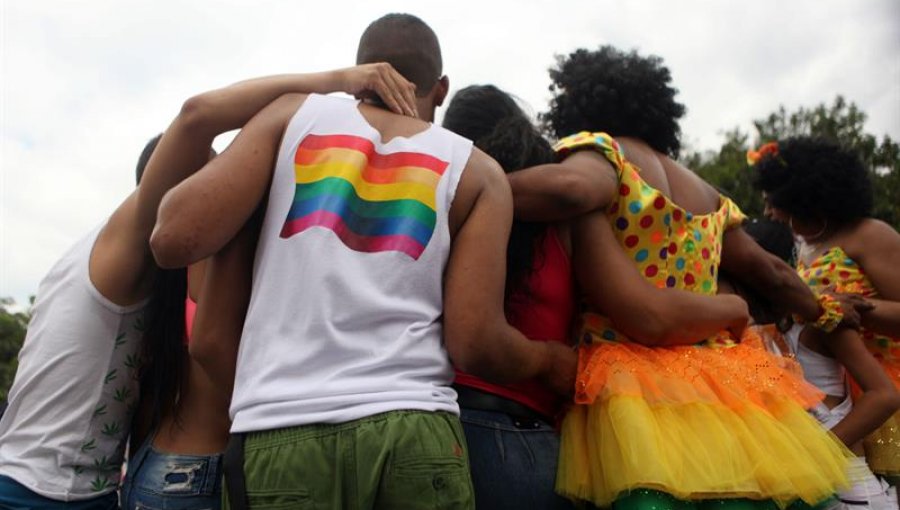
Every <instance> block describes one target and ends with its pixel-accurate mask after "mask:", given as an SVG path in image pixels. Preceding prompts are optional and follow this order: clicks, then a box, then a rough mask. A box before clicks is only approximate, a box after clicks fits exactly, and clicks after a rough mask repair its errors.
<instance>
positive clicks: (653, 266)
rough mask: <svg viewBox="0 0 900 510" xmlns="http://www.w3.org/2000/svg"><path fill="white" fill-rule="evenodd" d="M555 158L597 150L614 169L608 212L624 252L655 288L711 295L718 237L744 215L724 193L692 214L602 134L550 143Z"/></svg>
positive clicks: (719, 248) (584, 134)
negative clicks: (714, 204)
mask: <svg viewBox="0 0 900 510" xmlns="http://www.w3.org/2000/svg"><path fill="white" fill-rule="evenodd" d="M553 148H554V150H555V151H556V153H557V155H558V156H559V157H560V158H563V157H565V156H567V155H568V154H570V153H572V152H574V151H577V150H585V149H587V150H596V151H598V152H599V153H600V154H602V155H603V156H605V157H606V158H607V159H608V160H609V161H610V162H611V163H612V164H613V166H614V167H615V169H616V172H617V174H618V178H619V193H618V195H617V196H616V198H615V199H614V200H613V202H612V204H610V206H609V208H608V209H607V211H606V212H607V216H608V217H609V219H610V221H611V222H612V224H613V230H614V231H615V233H616V237H617V238H618V239H619V243H620V244H621V245H622V247H623V249H624V250H625V252H626V253H627V254H628V256H629V257H631V259H632V260H634V262H635V264H637V266H638V268H639V269H640V271H641V274H643V275H644V277H645V278H646V279H647V280H649V281H650V282H652V283H654V284H655V285H656V286H657V287H659V288H663V287H672V288H679V289H685V290H689V291H692V292H697V293H702V294H715V293H716V290H717V288H718V286H717V284H716V277H717V276H718V270H719V260H720V258H721V253H722V235H723V234H724V232H725V231H726V230H728V229H730V228H732V227H735V226H738V225H740V224H741V223H742V222H743V221H744V220H745V219H746V217H745V216H744V214H743V213H742V212H741V210H740V209H739V208H738V206H737V205H735V203H734V202H732V201H731V200H730V199H728V198H726V197H720V205H719V208H718V209H717V210H716V211H713V212H711V213H708V214H691V213H690V212H688V211H685V210H684V209H682V208H681V207H679V206H678V205H676V204H675V203H674V202H672V201H671V200H670V199H669V198H668V197H666V196H665V195H663V194H662V192H660V191H659V190H657V189H656V188H653V187H651V186H650V185H649V184H647V183H646V182H644V180H643V179H642V178H641V176H640V173H639V170H638V168H637V167H635V166H634V165H632V164H631V163H630V162H629V161H628V160H627V159H625V154H624V153H623V152H622V149H621V148H620V147H619V144H618V143H617V142H616V141H615V140H614V139H613V138H612V137H611V136H609V135H608V134H606V133H589V132H587V131H583V132H581V133H578V134H576V135H572V136H569V137H566V138H563V139H562V140H560V141H559V142H557V143H556V145H555V146H554V147H553Z"/></svg>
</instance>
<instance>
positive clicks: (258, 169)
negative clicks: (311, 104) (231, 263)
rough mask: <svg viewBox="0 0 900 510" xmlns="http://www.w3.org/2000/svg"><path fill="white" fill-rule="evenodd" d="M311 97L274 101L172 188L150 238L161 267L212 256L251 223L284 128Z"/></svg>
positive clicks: (266, 187)
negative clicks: (217, 154)
mask: <svg viewBox="0 0 900 510" xmlns="http://www.w3.org/2000/svg"><path fill="white" fill-rule="evenodd" d="M305 100H306V95H303V94H287V95H283V96H281V97H280V98H279V99H276V100H275V101H273V102H272V103H270V104H269V105H268V106H267V107H265V108H264V109H263V110H262V111H261V112H259V114H257V115H256V116H255V117H253V119H251V120H250V122H248V123H247V125H246V126H245V127H244V128H243V129H242V130H241V132H240V133H238V136H237V137H236V138H235V139H234V141H233V142H232V143H231V145H229V146H228V148H227V149H225V151H224V152H222V154H221V155H219V156H218V157H216V158H214V159H213V160H211V161H210V162H209V163H207V164H206V165H205V166H204V167H203V168H202V169H201V170H200V171H198V172H197V173H196V174H194V175H193V176H191V177H190V178H189V179H186V180H185V181H184V182H182V183H181V184H179V185H178V186H176V187H175V188H173V189H172V190H171V191H169V193H168V194H167V195H166V196H165V198H164V199H163V201H162V203H161V204H160V208H159V217H158V218H157V223H156V228H155V229H154V230H153V234H152V236H151V237H150V247H151V249H152V250H153V255H154V257H155V258H156V261H157V262H158V263H159V265H160V266H161V267H181V266H185V265H188V264H191V263H194V262H196V261H198V260H201V259H204V258H206V257H209V256H211V255H212V254H214V253H216V252H218V251H219V250H220V249H222V247H224V246H225V244H226V243H228V241H230V240H231V239H232V238H233V237H234V236H235V235H236V234H237V232H238V231H239V230H240V229H241V227H242V226H243V225H244V224H246V223H247V221H248V220H249V219H250V216H251V215H252V214H253V211H254V210H256V207H257V206H258V205H259V203H260V202H261V201H262V199H263V197H264V196H265V193H266V191H267V190H268V185H269V181H270V179H271V176H272V172H273V168H274V165H275V158H276V157H277V155H278V146H279V143H280V141H281V135H282V133H283V131H284V127H285V125H286V124H287V122H288V120H289V119H290V118H291V116H292V115H293V114H294V112H295V111H296V110H297V108H299V107H300V105H301V104H302V103H303V101H305Z"/></svg>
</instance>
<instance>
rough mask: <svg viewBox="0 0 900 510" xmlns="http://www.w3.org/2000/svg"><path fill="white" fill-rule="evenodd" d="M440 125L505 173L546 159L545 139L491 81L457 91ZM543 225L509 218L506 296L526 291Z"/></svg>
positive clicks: (550, 151) (550, 159)
mask: <svg viewBox="0 0 900 510" xmlns="http://www.w3.org/2000/svg"><path fill="white" fill-rule="evenodd" d="M443 127H445V128H446V129H449V130H450V131H453V132H454V133H457V134H459V135H461V136H464V137H466V138H468V139H470V140H472V141H473V142H475V146H476V147H478V148H479V149H481V150H483V151H484V152H486V153H487V154H488V155H489V156H491V157H492V158H494V159H495V160H497V162H498V163H500V166H502V167H503V171H504V172H506V173H510V172H515V171H518V170H521V169H523V168H528V167H531V166H536V165H541V164H545V163H552V162H553V161H554V160H555V155H554V153H553V149H552V148H551V147H550V143H549V142H548V141H547V140H546V139H545V138H544V137H543V136H542V135H541V133H540V131H539V130H538V129H537V127H535V125H534V124H532V122H531V120H530V119H529V118H528V115H527V114H526V113H525V112H524V111H523V110H522V108H520V107H519V105H518V104H517V103H516V100H515V99H513V97H512V96H511V95H509V94H508V93H506V92H504V91H502V90H500V89H498V88H497V87H495V86H493V85H470V86H468V87H466V88H463V89H461V90H460V91H459V92H457V93H456V94H455V95H454V96H453V99H451V100H450V105H449V106H448V107H447V111H446V113H445V114H444V122H443ZM546 231H547V226H546V225H545V224H542V223H534V222H525V221H518V220H516V221H514V222H513V226H512V232H510V236H509V245H508V246H507V250H506V267H507V270H506V295H507V296H509V295H511V294H512V293H514V292H525V293H527V292H528V287H527V279H528V277H529V276H530V275H531V273H532V271H533V270H534V266H535V260H536V258H535V257H536V256H539V251H538V250H537V246H538V244H537V243H538V242H539V241H540V240H542V239H543V235H544V234H545V233H546Z"/></svg>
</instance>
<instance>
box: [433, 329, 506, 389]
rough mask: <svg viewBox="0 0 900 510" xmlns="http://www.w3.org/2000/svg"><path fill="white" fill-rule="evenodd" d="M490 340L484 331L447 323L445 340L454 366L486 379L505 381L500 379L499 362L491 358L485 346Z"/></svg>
mask: <svg viewBox="0 0 900 510" xmlns="http://www.w3.org/2000/svg"><path fill="white" fill-rule="evenodd" d="M479 339H483V341H479ZM489 341H490V339H488V338H487V337H486V336H484V334H483V332H479V331H477V330H474V329H468V328H456V327H453V326H449V325H445V331H444V342H445V344H446V348H447V354H448V356H449V357H450V361H451V362H452V363H453V366H454V367H455V368H456V369H457V370H459V371H461V372H465V373H467V374H469V375H474V376H475V377H480V378H482V379H484V380H486V381H489V382H493V383H498V384H499V383H503V382H504V381H502V380H498V375H499V374H497V370H496V369H497V366H496V365H497V364H496V363H494V362H492V360H491V359H490V358H491V357H490V352H489V350H488V349H485V348H484V347H483V345H484V342H489Z"/></svg>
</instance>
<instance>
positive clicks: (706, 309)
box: [573, 211, 749, 346]
mask: <svg viewBox="0 0 900 510" xmlns="http://www.w3.org/2000/svg"><path fill="white" fill-rule="evenodd" d="M573 236H574V239H573V248H574V249H573V262H574V265H575V275H576V277H577V279H578V282H579V284H580V286H581V287H582V289H583V290H584V292H585V294H586V297H587V300H588V303H589V304H590V305H591V307H593V308H595V309H598V310H601V311H602V312H603V313H604V314H606V315H607V316H608V317H609V318H610V319H611V320H612V321H613V323H615V325H616V327H618V328H620V329H621V330H622V332H623V333H625V334H626V335H628V336H629V337H631V338H632V339H633V340H635V341H637V342H639V343H642V344H644V345H650V346H662V345H684V344H693V343H696V342H698V341H700V340H703V339H704V338H708V337H710V336H712V335H714V334H715V333H718V332H719V331H722V330H723V329H730V330H732V331H735V332H739V331H741V330H743V328H744V326H746V324H747V320H748V317H749V314H748V311H747V303H745V302H744V300H742V299H741V298H740V297H738V296H735V295H719V296H705V295H701V294H695V293H693V292H688V291H683V290H678V289H658V288H656V287H654V286H653V285H651V284H650V282H648V281H647V280H646V279H644V278H643V277H642V276H641V274H640V272H638V269H637V267H635V265H634V263H633V262H632V261H631V260H629V259H628V257H627V256H626V255H625V253H624V252H623V251H622V249H621V247H620V246H619V243H618V241H617V240H616V238H615V235H614V234H613V231H612V227H611V226H610V224H609V221H608V220H607V218H606V215H604V214H603V213H602V212H600V211H594V212H591V213H588V214H586V215H584V216H582V217H581V218H579V219H578V220H576V221H575V225H574V229H573Z"/></svg>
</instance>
